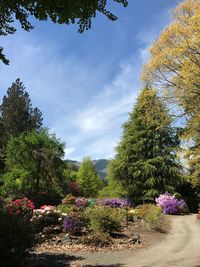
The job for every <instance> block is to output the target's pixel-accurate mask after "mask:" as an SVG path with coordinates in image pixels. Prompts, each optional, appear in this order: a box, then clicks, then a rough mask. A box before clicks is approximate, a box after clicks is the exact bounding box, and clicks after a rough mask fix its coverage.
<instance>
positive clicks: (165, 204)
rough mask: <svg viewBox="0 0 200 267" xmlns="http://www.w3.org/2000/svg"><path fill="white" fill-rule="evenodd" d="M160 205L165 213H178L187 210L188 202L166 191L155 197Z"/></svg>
mask: <svg viewBox="0 0 200 267" xmlns="http://www.w3.org/2000/svg"><path fill="white" fill-rule="evenodd" d="M155 201H156V203H157V205H158V206H160V207H161V208H162V209H163V213H165V214H177V213H183V212H186V211H187V204H186V203H185V201H184V200H183V199H180V200H179V199H177V198H176V197H175V196H174V195H170V194H169V193H165V194H163V195H160V196H159V197H158V198H156V199H155Z"/></svg>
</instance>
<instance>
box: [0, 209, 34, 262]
mask: <svg viewBox="0 0 200 267" xmlns="http://www.w3.org/2000/svg"><path fill="white" fill-rule="evenodd" d="M0 237H1V238H0V259H1V266H2V267H11V266H20V263H21V262H22V260H23V258H24V255H25V253H26V252H27V251H28V249H29V248H31V247H32V245H33V242H34V233H33V228H32V224H31V223H30V222H29V221H27V220H26V219H25V218H24V217H21V216H16V214H13V213H8V211H7V210H6V208H5V209H3V208H2V209H1V210H0Z"/></svg>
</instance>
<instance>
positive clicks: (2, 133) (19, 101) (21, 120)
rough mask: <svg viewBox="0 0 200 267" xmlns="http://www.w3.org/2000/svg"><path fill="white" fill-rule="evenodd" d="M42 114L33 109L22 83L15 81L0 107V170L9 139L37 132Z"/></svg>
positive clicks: (2, 166)
mask: <svg viewBox="0 0 200 267" xmlns="http://www.w3.org/2000/svg"><path fill="white" fill-rule="evenodd" d="M41 126H42V113H41V111H40V110H39V109H38V108H37V107H36V108H33V107H32V104H31V100H30V97H29V95H28V93H27V92H26V90H25V87H24V85H23V83H22V82H21V81H20V79H17V80H16V81H15V82H14V83H13V84H12V85H11V87H9V88H8V90H7V95H5V96H4V97H3V101H2V104H1V105H0V170H1V169H4V159H5V150H6V146H7V143H8V140H9V138H10V137H16V136H19V135H21V134H22V133H24V132H29V131H32V130H39V129H40V127H41Z"/></svg>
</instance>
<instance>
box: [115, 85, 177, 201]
mask: <svg viewBox="0 0 200 267" xmlns="http://www.w3.org/2000/svg"><path fill="white" fill-rule="evenodd" d="M171 122H172V121H171V118H170V116H169V115H168V114H167V110H166V108H165V107H164V105H163V103H162V101H161V100H160V99H159V97H158V96H157V94H156V91H155V90H153V89H148V88H145V89H144V90H142V91H141V93H140V95H139V97H138V100H137V103H136V105H135V107H134V110H133V112H132V113H130V117H129V120H128V121H127V122H126V123H124V125H123V128H124V132H123V136H122V140H121V142H120V143H119V145H118V146H117V148H116V151H117V154H116V157H115V159H114V160H113V161H111V163H110V168H111V172H112V175H113V177H114V178H115V179H119V180H120V181H121V183H122V185H123V186H124V188H125V189H126V190H127V192H128V195H129V197H131V198H132V199H134V200H135V201H141V200H153V199H154V198H155V196H157V195H159V194H160V193H161V192H165V191H169V192H173V191H175V189H176V187H177V185H178V184H179V183H180V165H179V164H178V162H177V159H176V150H177V147H178V145H179V139H178V135H177V132H176V129H174V128H172V127H171Z"/></svg>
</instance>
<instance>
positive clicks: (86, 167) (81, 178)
mask: <svg viewBox="0 0 200 267" xmlns="http://www.w3.org/2000/svg"><path fill="white" fill-rule="evenodd" d="M77 177H78V182H79V184H80V186H81V190H82V193H83V195H84V196H85V197H94V196H96V195H97V193H98V191H99V190H100V189H101V188H102V185H103V182H102V180H101V178H100V177H99V176H98V174H97V172H96V170H95V167H94V166H93V163H92V160H91V159H90V158H89V157H86V158H84V159H83V162H82V163H81V166H80V168H79V171H78V174H77Z"/></svg>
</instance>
